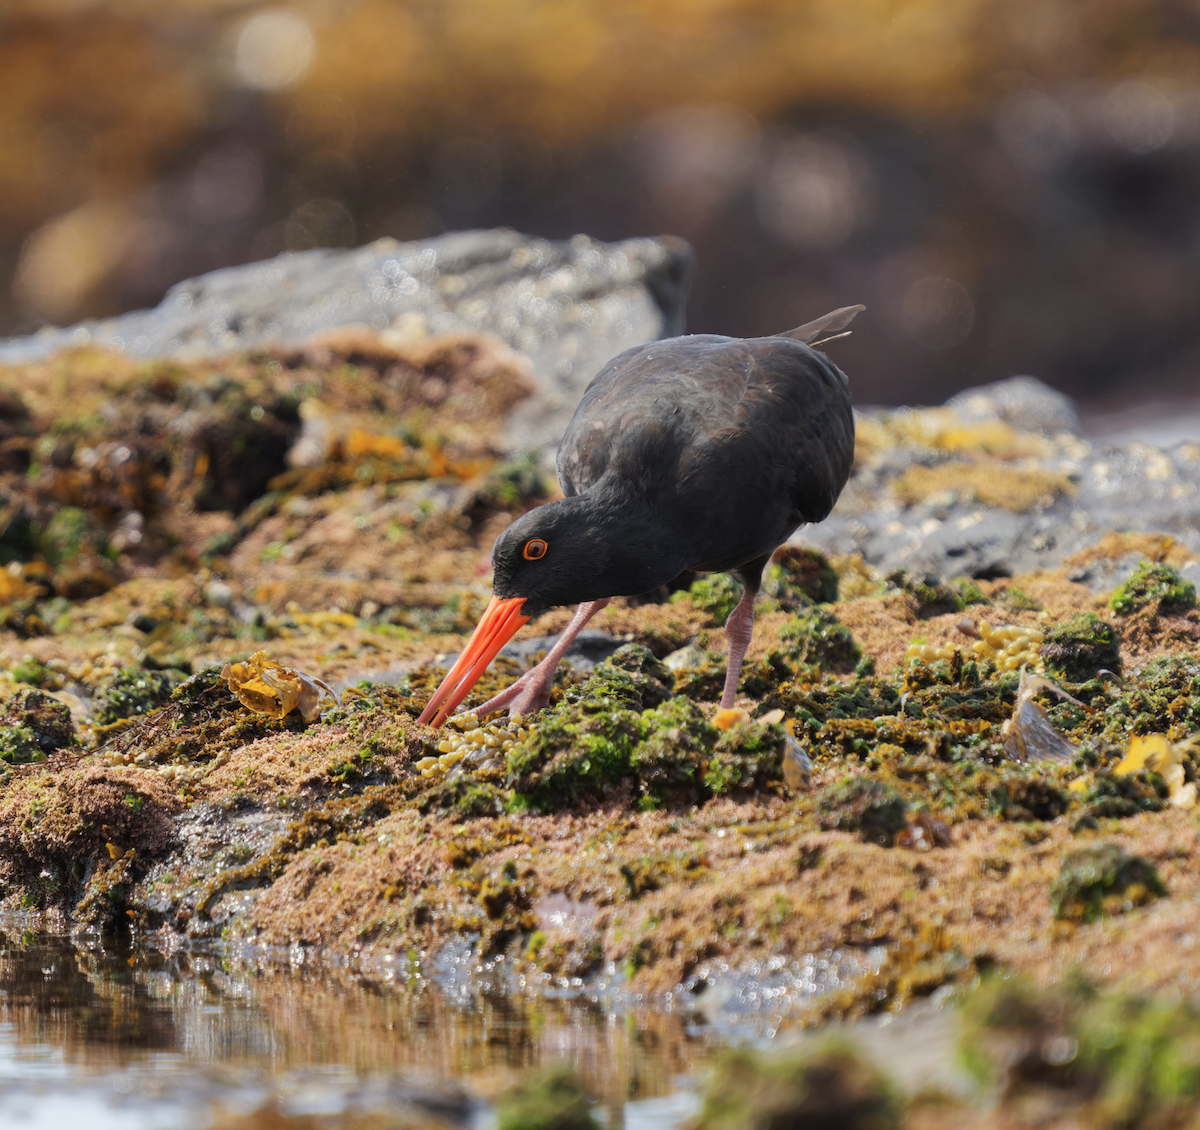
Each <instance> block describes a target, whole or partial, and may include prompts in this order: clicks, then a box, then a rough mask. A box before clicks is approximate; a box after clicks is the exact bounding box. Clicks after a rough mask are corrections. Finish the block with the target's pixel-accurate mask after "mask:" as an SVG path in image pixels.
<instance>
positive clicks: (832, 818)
mask: <svg viewBox="0 0 1200 1130" xmlns="http://www.w3.org/2000/svg"><path fill="white" fill-rule="evenodd" d="M815 808H816V811H817V822H818V823H819V824H820V826H821V827H822V828H836V829H838V830H839V831H842V832H858V833H859V834H860V835H861V836H862V838H863V839H864V840H865V841H866V842H867V843H872V844H880V845H881V846H883V847H890V846H891V845H892V844H893V843H895V840H896V835H897V834H898V833H899V832H900V831H901V830H902V829H903V828H904V827H905V825H906V824H907V819H906V814H907V806H906V804H905V803H904V798H903V797H901V796H900V795H899V794H898V793H897V792H896V790H895V789H894V788H892V787H891V786H890V785H888V784H886V783H885V782H883V781H877V780H874V779H873V778H871V777H848V778H846V779H845V780H842V781H835V782H834V783H833V784H832V785H827V786H826V787H825V788H824V789H822V790H821V792H820V793H819V794H818V795H817V798H816V804H815Z"/></svg>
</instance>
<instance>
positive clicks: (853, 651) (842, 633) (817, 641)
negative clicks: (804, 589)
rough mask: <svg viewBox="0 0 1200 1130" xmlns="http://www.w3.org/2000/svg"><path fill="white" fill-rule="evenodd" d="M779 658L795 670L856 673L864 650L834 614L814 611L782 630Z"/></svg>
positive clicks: (806, 610)
mask: <svg viewBox="0 0 1200 1130" xmlns="http://www.w3.org/2000/svg"><path fill="white" fill-rule="evenodd" d="M779 642H780V647H779V654H780V655H781V656H782V658H783V659H784V660H785V661H786V662H787V663H788V664H789V665H790V666H791V667H793V668H802V669H807V670H811V669H813V668H818V669H820V670H822V671H840V672H849V671H853V670H854V668H855V666H856V664H857V663H858V661H859V660H860V659H861V658H862V648H861V647H860V646H859V643H858V641H857V640H856V639H855V638H854V635H853V633H852V632H851V631H850V629H849V628H847V627H846V625H845V624H843V623H842V622H841V621H840V620H839V619H838V618H837V617H836V616H834V615H833V613H832V612H829V611H827V610H825V609H823V608H811V609H805V610H804V611H802V612H800V613H798V614H797V615H796V616H793V617H792V619H791V620H789V621H788V622H787V623H786V624H784V626H783V627H782V628H781V629H780V630H779Z"/></svg>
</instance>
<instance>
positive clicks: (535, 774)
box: [508, 699, 649, 806]
mask: <svg viewBox="0 0 1200 1130" xmlns="http://www.w3.org/2000/svg"><path fill="white" fill-rule="evenodd" d="M583 706H584V709H580V708H579V707H577V706H572V705H568V704H563V706H560V707H558V708H557V709H556V710H555V711H554V712H552V713H550V714H549V715H542V716H541V717H539V718H538V722H537V726H536V727H534V728H532V729H531V731H530V735H529V737H528V738H526V739H525V740H524V741H522V742H519V743H518V744H517V745H516V746H514V747H513V749H512V750H511V751H510V752H509V755H508V774H509V779H510V781H512V782H513V784H514V786H515V788H516V791H517V792H518V793H520V794H522V795H523V796H526V797H528V798H530V799H532V800H534V801H536V802H537V803H539V804H542V805H548V806H551V805H556V804H560V803H563V802H566V801H569V800H571V799H573V798H574V797H575V796H577V795H578V794H579V793H581V792H584V791H588V792H598V793H603V792H605V791H607V790H608V789H610V788H612V786H613V785H615V784H616V783H617V782H619V781H621V780H623V779H624V778H626V777H628V776H629V774H630V766H631V762H632V758H633V751H634V748H635V747H636V746H637V744H638V742H640V741H641V740H642V738H644V737H645V736H646V733H647V731H648V729H649V727H648V725H647V723H646V722H645V720H644V719H643V717H642V715H641V714H639V713H637V712H636V711H634V710H625V709H621V708H619V707H613V706H612V704H611V702H610V701H609V700H603V699H590V700H588V701H587V702H585V703H584V704H583ZM592 707H594V709H595V712H594V713H592V712H590V709H589V708H592Z"/></svg>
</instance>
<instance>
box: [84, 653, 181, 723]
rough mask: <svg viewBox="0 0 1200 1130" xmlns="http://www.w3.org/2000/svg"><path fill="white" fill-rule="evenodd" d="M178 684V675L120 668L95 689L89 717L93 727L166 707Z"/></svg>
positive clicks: (136, 668) (179, 680)
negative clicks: (93, 724)
mask: <svg viewBox="0 0 1200 1130" xmlns="http://www.w3.org/2000/svg"><path fill="white" fill-rule="evenodd" d="M182 681H183V675H182V674H181V673H178V672H176V673H172V672H169V671H146V670H144V669H142V668H140V667H121V668H119V669H117V670H116V671H114V672H113V673H112V674H111V675H110V676H109V677H108V678H107V679H106V680H105V681H104V682H103V683H102V684H101V685H100V687H99V688H98V690H97V692H96V695H95V697H94V698H93V700H92V717H93V719H94V720H95V722H96V724H97V725H100V726H106V725H110V724H111V723H113V722H118V721H120V720H121V719H124V718H135V717H137V715H139V714H149V713H151V712H152V711H154V710H157V709H158V708H159V707H160V706H163V705H164V704H165V703H167V702H168V701H169V700H170V698H171V693H172V691H174V689H175V688H176V687H177V686H179V684H180V683H181V682H182Z"/></svg>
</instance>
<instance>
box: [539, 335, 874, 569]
mask: <svg viewBox="0 0 1200 1130" xmlns="http://www.w3.org/2000/svg"><path fill="white" fill-rule="evenodd" d="M853 456H854V419H853V413H852V412H851V408H850V388H849V382H848V381H847V380H846V377H845V376H844V375H843V374H842V373H841V372H840V371H839V370H838V369H837V367H836V366H835V365H833V364H832V362H830V361H829V359H828V358H827V357H825V356H824V355H823V354H821V353H819V352H817V351H816V350H814V349H812V348H810V347H809V346H808V345H806V344H804V343H803V342H801V341H797V340H794V339H792V338H790V337H783V336H780V337H767V338H747V339H741V338H726V337H717V336H710V335H695V336H690V337H681V338H672V339H669V340H666V341H658V342H652V343H650V344H648V345H644V346H639V347H637V348H635V349H631V350H628V351H626V352H625V353H622V354H621V355H620V356H618V357H616V358H614V360H613V361H611V362H610V363H609V364H608V365H607V366H606V367H605V368H604V369H603V370H602V371H601V372H600V373H599V374H598V375H597V376H596V378H595V379H594V380H593V381H592V383H591V384H590V385H589V386H588V388H587V390H586V392H585V393H584V395H583V399H582V400H581V401H580V403H579V407H578V408H577V409H576V411H575V415H574V417H573V418H572V420H571V424H570V426H569V427H568V429H567V432H566V435H565V436H564V437H563V441H562V444H561V446H560V447H559V453H558V477H559V481H560V482H561V484H562V487H563V491H564V493H565V494H567V495H568V496H570V495H575V494H582V493H585V492H589V491H604V492H608V493H610V494H613V495H614V496H616V497H618V498H620V499H622V500H623V501H624V504H625V505H628V506H629V507H630V508H631V509H636V508H637V507H638V506H639V505H641V504H642V503H646V504H647V505H648V507H649V509H652V510H653V511H654V512H655V513H656V514H657V515H660V516H661V520H662V521H663V522H664V538H665V539H669V540H672V541H675V542H682V547H681V548H680V550H679V554H680V555H681V556H682V557H688V556H689V554H695V555H699V556H697V557H696V559H694V560H687V561H684V562H683V564H682V565H681V568H687V567H695V568H708V569H727V568H734V567H736V566H738V565H741V564H744V563H745V562H747V561H750V560H753V559H754V558H756V557H758V556H760V555H761V554H762V553H768V552H770V551H771V550H772V549H774V548H775V546H777V545H778V544H780V542H782V541H783V540H784V539H786V538H787V536H788V535H789V534H790V533H791V532H792V531H793V530H794V529H795V528H796V527H797V526H799V525H800V524H802V523H804V522H817V521H820V520H821V519H822V518H824V517H825V516H826V515H827V514H828V513H829V511H830V510H831V509H832V508H833V504H834V503H835V502H836V500H837V497H838V494H839V493H840V492H841V489H842V487H843V486H844V485H845V483H846V480H847V478H848V476H849V473H850V467H851V463H852V461H853ZM692 546H694V548H691V547H692Z"/></svg>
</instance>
